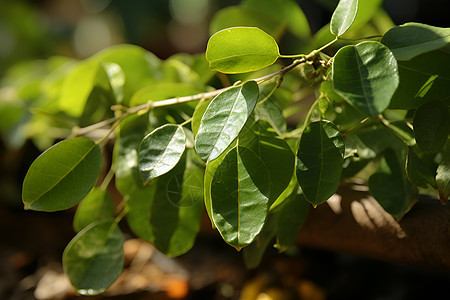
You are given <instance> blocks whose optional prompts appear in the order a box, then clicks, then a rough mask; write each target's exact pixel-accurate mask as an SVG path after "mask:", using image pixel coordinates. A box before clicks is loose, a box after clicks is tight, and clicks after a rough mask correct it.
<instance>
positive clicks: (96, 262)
mask: <svg viewBox="0 0 450 300" xmlns="http://www.w3.org/2000/svg"><path fill="white" fill-rule="evenodd" d="M123 263H124V254H123V235H122V233H121V232H120V229H119V227H118V226H117V224H116V223H114V222H111V221H102V222H95V223H92V224H91V225H89V226H88V227H86V228H84V229H83V230H82V231H80V232H79V233H78V234H77V235H76V236H75V237H74V238H73V239H72V240H71V241H70V243H69V244H68V245H67V247H66V249H65V250H64V253H63V267H64V273H66V274H67V276H68V277H69V280H70V282H71V283H72V285H73V286H74V287H75V289H76V290H77V293H79V294H82V295H97V294H100V293H103V292H104V291H105V290H106V289H107V288H108V287H109V286H110V285H111V284H112V283H113V282H114V280H116V278H117V277H118V276H119V275H120V273H121V272H122V270H123Z"/></svg>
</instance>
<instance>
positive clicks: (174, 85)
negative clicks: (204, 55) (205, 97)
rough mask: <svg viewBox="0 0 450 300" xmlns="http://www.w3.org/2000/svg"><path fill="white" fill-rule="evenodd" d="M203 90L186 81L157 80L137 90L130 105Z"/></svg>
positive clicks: (187, 94)
mask: <svg viewBox="0 0 450 300" xmlns="http://www.w3.org/2000/svg"><path fill="white" fill-rule="evenodd" d="M203 92H204V90H202V89H200V88H198V87H195V86H193V85H191V84H187V83H178V82H157V83H153V84H150V85H147V86H146V87H144V88H142V89H140V90H138V91H137V92H136V93H134V95H133V97H132V98H131V100H130V105H131V106H137V105H141V104H145V103H147V102H149V101H159V100H164V99H170V98H175V97H183V96H189V95H195V94H199V93H203Z"/></svg>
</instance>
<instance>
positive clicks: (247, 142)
mask: <svg viewBox="0 0 450 300" xmlns="http://www.w3.org/2000/svg"><path fill="white" fill-rule="evenodd" d="M239 146H240V147H245V148H248V149H250V150H251V151H252V152H253V153H254V154H256V155H257V156H258V157H259V158H260V159H261V161H262V162H263V163H264V165H265V166H266V167H267V170H269V173H270V178H271V180H270V196H269V203H270V204H272V203H273V202H274V201H275V200H276V199H277V198H278V196H279V195H280V194H281V193H282V192H283V191H284V190H285V189H286V187H287V186H288V185H289V181H290V180H291V178H292V175H293V173H294V166H295V156H294V153H293V152H292V151H291V148H289V145H288V144H287V143H286V142H285V141H284V140H282V139H280V138H279V137H277V135H276V134H275V132H274V129H273V128H272V127H271V126H270V124H269V123H267V122H265V121H261V120H260V121H257V122H256V123H255V124H253V125H252V126H251V127H250V128H249V129H248V130H247V131H245V133H243V134H242V135H240V136H239Z"/></svg>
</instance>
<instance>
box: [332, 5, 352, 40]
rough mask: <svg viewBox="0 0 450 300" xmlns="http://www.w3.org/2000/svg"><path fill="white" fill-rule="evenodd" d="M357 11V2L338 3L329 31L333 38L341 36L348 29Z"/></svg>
mask: <svg viewBox="0 0 450 300" xmlns="http://www.w3.org/2000/svg"><path fill="white" fill-rule="evenodd" d="M357 11H358V0H341V1H339V3H338V5H337V7H336V9H335V11H334V13H333V16H332V17H331V23H330V31H331V33H332V34H334V35H335V36H337V37H339V36H341V35H343V34H344V33H345V32H346V31H347V29H349V28H350V26H351V25H352V23H353V21H354V20H355V17H356V12H357Z"/></svg>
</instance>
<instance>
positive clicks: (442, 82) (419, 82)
mask: <svg viewBox="0 0 450 300" xmlns="http://www.w3.org/2000/svg"><path fill="white" fill-rule="evenodd" d="M398 69H399V75H400V84H399V86H398V89H397V91H396V92H395V94H394V97H393V98H392V101H391V104H390V105H389V108H392V109H415V108H418V107H419V106H421V105H423V104H424V103H426V102H429V101H436V100H439V101H443V102H445V103H447V104H449V101H450V94H449V92H448V86H449V85H450V53H448V52H447V51H444V50H435V51H432V52H427V53H424V54H421V55H419V56H416V57H414V58H413V59H411V60H408V61H399V62H398Z"/></svg>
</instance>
